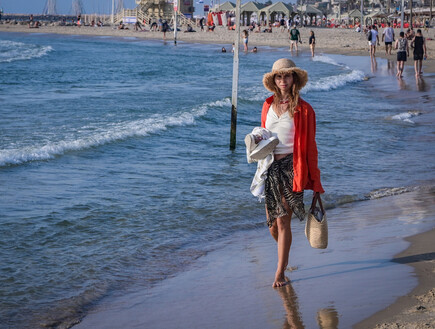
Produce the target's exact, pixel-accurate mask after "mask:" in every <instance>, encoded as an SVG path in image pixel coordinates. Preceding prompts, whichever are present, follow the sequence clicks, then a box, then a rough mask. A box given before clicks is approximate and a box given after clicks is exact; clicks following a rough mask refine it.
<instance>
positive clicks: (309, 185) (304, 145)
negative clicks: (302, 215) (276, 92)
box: [261, 96, 325, 193]
mask: <svg viewBox="0 0 435 329" xmlns="http://www.w3.org/2000/svg"><path fill="white" fill-rule="evenodd" d="M272 102H273V96H271V97H269V98H267V99H266V101H265V102H264V104H263V110H262V112H261V127H263V128H266V118H267V112H269V109H270V105H271V104H272ZM293 119H294V123H295V138H294V146H293V171H294V178H293V191H294V192H302V191H303V190H313V191H314V192H320V193H323V192H325V191H324V190H323V187H322V184H321V183H320V170H319V168H318V166H317V144H316V114H315V113H314V110H313V108H312V107H311V105H310V104H308V103H307V102H306V101H304V100H303V99H302V98H299V102H298V105H297V106H296V110H295V114H294V116H293Z"/></svg>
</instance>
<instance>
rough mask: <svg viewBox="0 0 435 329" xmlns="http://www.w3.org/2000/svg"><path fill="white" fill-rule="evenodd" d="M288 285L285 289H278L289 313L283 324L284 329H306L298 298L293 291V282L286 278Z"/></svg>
mask: <svg viewBox="0 0 435 329" xmlns="http://www.w3.org/2000/svg"><path fill="white" fill-rule="evenodd" d="M286 280H287V282H288V284H286V285H285V286H284V287H281V288H277V289H276V290H277V291H278V292H279V295H280V296H281V298H282V301H283V304H284V309H285V311H286V313H287V317H286V320H285V321H284V324H283V326H282V327H283V329H284V328H285V329H290V328H291V329H304V328H305V326H304V323H303V322H302V316H301V314H300V312H299V304H298V297H297V295H296V293H295V291H294V289H293V286H292V284H291V282H290V281H289V280H288V279H287V278H286Z"/></svg>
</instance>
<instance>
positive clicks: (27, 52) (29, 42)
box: [0, 33, 435, 328]
mask: <svg viewBox="0 0 435 329" xmlns="http://www.w3.org/2000/svg"><path fill="white" fill-rule="evenodd" d="M222 46H228V45H201V44H184V43H179V44H178V45H177V46H175V45H174V44H173V43H171V42H166V43H165V42H159V41H154V42H153V41H143V40H140V39H134V38H128V39H119V38H107V37H79V36H54V35H44V34H39V35H28V34H6V33H3V34H0V214H1V217H0V319H1V321H0V327H5V328H9V327H19V328H35V327H38V326H44V325H45V326H56V325H64V326H69V325H72V324H73V323H75V322H76V321H78V320H79V319H80V318H81V317H82V316H83V315H84V314H85V313H86V311H87V310H88V309H89V308H90V307H91V306H92V305H94V304H95V303H98V301H99V300H101V298H103V297H105V296H109V295H116V294H122V293H123V292H124V291H127V290H128V289H130V287H134V289H138V288H140V287H143V288H144V289H146V288H148V287H151V286H152V285H153V284H155V283H157V282H161V281H162V280H164V279H165V278H168V277H170V276H173V275H175V274H176V273H178V272H180V271H182V270H183V269H184V268H186V266H188V265H189V264H192V262H195V260H196V259H197V258H199V257H201V256H202V255H204V254H206V253H207V252H209V251H211V250H212V249H213V248H214V246H215V244H212V243H211V241H216V240H219V239H220V238H223V237H227V236H229V235H231V234H233V233H234V232H241V231H242V230H247V229H252V228H256V227H263V226H265V218H264V205H263V204H261V203H259V202H258V201H257V200H256V199H255V198H254V197H253V196H252V195H251V194H250V192H249V187H250V184H251V181H252V178H253V175H254V172H255V169H256V167H255V164H248V163H247V162H246V155H245V147H244V142H243V139H244V136H245V135H246V134H247V133H249V132H250V131H251V130H252V129H253V128H254V127H255V126H259V124H260V112H261V106H262V103H263V101H264V99H265V98H266V97H268V96H269V95H270V93H269V92H268V91H267V90H265V89H264V87H263V85H262V76H263V74H264V73H266V72H269V71H270V69H271V66H272V64H273V62H274V61H275V60H277V59H279V58H282V57H291V58H292V59H293V60H294V61H295V62H296V64H297V65H298V66H299V67H301V68H303V69H305V70H307V71H308V74H309V82H308V84H307V85H306V86H305V88H304V89H303V90H302V92H301V96H302V97H303V98H304V99H305V100H306V101H308V102H309V103H310V104H311V105H312V106H313V108H314V109H315V111H316V117H317V142H318V149H319V167H320V169H321V172H322V183H323V186H324V188H325V190H326V193H325V195H324V200H325V201H324V202H325V204H326V205H327V208H331V207H337V206H340V205H341V204H344V203H349V202H355V201H362V200H367V199H372V198H379V197H383V196H387V195H391V194H397V193H403V192H406V191H410V190H416V189H419V188H422V187H426V186H428V185H432V184H433V178H434V177H433V172H434V161H433V160H434V158H435V157H434V155H435V150H434V148H433V147H431V145H433V142H434V135H433V123H434V113H435V111H434V110H435V108H434V105H433V104H434V102H433V96H432V95H433V90H432V88H433V86H434V76H433V75H425V76H424V78H423V79H421V80H417V81H416V80H415V79H414V77H413V73H412V68H407V72H405V73H406V75H405V79H404V80H402V81H400V80H397V79H396V78H395V72H394V62H390V61H386V60H381V59H378V60H377V62H376V63H371V62H370V59H369V58H368V57H367V58H365V57H364V58H363V57H353V58H348V57H344V56H337V55H335V56H333V55H325V54H320V55H319V56H316V57H314V59H313V58H311V57H310V56H309V54H308V53H303V52H302V53H299V54H290V53H289V52H288V51H287V49H284V48H269V47H260V49H259V52H258V53H256V54H254V53H249V54H243V53H242V54H241V55H240V68H239V93H238V95H239V98H238V118H237V119H238V126H237V147H236V150H235V151H230V150H229V132H230V112H231V90H232V84H231V82H232V70H233V56H232V54H231V53H221V52H220V49H221V47H222ZM309 197H310V192H307V193H306V199H307V200H309Z"/></svg>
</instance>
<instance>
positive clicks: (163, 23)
mask: <svg viewBox="0 0 435 329" xmlns="http://www.w3.org/2000/svg"><path fill="white" fill-rule="evenodd" d="M169 30H170V29H169V25H168V22H167V21H166V19H165V20H163V21H162V32H163V40H166V32H168V31H169Z"/></svg>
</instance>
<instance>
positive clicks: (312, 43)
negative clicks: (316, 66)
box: [308, 30, 316, 57]
mask: <svg viewBox="0 0 435 329" xmlns="http://www.w3.org/2000/svg"><path fill="white" fill-rule="evenodd" d="M308 42H309V45H310V49H311V57H314V48H315V47H316V37H315V36H314V31H313V30H311V31H310V39H309V40H308Z"/></svg>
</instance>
